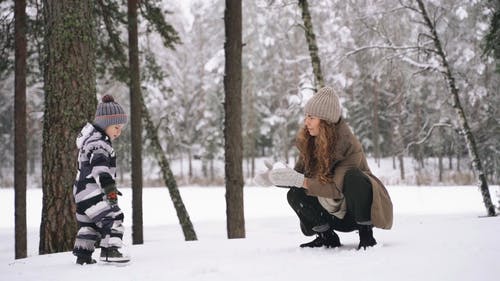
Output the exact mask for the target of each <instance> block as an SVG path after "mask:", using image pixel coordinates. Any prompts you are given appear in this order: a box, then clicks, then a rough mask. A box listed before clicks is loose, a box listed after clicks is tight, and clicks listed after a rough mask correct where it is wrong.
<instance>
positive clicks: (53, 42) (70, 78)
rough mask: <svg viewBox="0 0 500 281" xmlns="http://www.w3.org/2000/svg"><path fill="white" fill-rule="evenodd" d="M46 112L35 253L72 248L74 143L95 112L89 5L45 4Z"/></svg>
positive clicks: (80, 1)
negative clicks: (36, 249)
mask: <svg viewBox="0 0 500 281" xmlns="http://www.w3.org/2000/svg"><path fill="white" fill-rule="evenodd" d="M43 13H44V20H45V65H44V67H45V70H44V90H45V112H44V119H43V144H42V189H43V203H42V219H41V225H40V244H39V253H40V254H48V253H54V252H62V251H69V250H71V249H72V248H73V243H74V238H75V233H76V230H77V224H76V220H75V204H74V200H73V183H74V181H75V175H76V171H77V159H76V158H77V149H76V145H75V139H76V137H77V135H78V133H79V132H80V130H81V128H82V127H83V125H84V124H85V122H88V121H91V120H93V117H94V113H95V109H96V97H95V91H96V82H95V80H96V73H95V38H96V34H95V23H94V15H93V1H89V0H67V1H60V0H44V1H43Z"/></svg>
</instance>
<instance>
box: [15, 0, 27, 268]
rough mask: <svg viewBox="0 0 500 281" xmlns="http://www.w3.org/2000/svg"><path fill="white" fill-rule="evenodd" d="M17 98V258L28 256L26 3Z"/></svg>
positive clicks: (21, 14)
mask: <svg viewBox="0 0 500 281" xmlns="http://www.w3.org/2000/svg"><path fill="white" fill-rule="evenodd" d="M14 19H15V23H14V33H15V35H14V37H15V39H14V40H15V42H14V44H15V70H14V71H15V80H14V84H15V85H14V87H15V90H14V91H15V94H14V95H15V98H14V127H15V129H14V155H15V157H14V191H15V195H14V217H15V257H16V259H21V258H25V257H27V242H26V239H27V238H26V185H27V179H26V176H27V140H26V59H27V43H26V0H16V1H15V3H14Z"/></svg>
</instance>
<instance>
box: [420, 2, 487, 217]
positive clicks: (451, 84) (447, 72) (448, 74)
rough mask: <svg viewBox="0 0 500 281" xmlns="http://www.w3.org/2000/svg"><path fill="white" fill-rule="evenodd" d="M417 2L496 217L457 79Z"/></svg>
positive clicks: (473, 165) (422, 9) (482, 191)
mask: <svg viewBox="0 0 500 281" xmlns="http://www.w3.org/2000/svg"><path fill="white" fill-rule="evenodd" d="M417 2H418V7H419V9H420V13H421V15H422V17H423V18H424V22H425V25H426V26H427V28H428V29H429V31H430V33H431V36H432V39H433V41H434V46H435V48H436V52H437V55H438V56H439V58H440V59H441V63H442V66H443V67H444V71H443V75H444V77H445V79H446V81H447V82H448V88H449V93H450V98H451V100H452V107H453V108H454V109H455V112H456V113H457V116H458V119H459V123H460V127H461V129H462V133H463V134H464V136H465V143H466V145H467V150H468V151H469V156H470V158H471V160H472V167H473V169H474V171H475V174H476V175H477V176H478V179H479V189H480V190H481V194H482V196H483V202H484V206H485V207H486V211H487V214H488V216H494V215H495V206H494V205H493V203H492V201H491V196H490V191H489V188H488V182H487V180H486V175H485V174H484V170H483V166H482V164H481V159H480V158H479V153H478V151H477V145H476V140H475V137H474V135H473V134H472V131H471V129H470V127H469V123H468V122H467V118H466V116H465V111H464V109H463V107H462V104H461V102H460V97H459V95H458V88H457V86H456V83H455V77H454V76H453V73H452V71H451V67H450V64H449V63H448V59H447V57H446V54H445V52H444V50H443V47H442V44H441V40H440V39H439V36H438V34H437V31H436V27H435V26H434V24H433V22H432V21H431V19H430V18H429V15H428V13H427V10H426V8H425V5H424V3H423V2H422V0H417Z"/></svg>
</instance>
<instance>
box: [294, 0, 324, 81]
mask: <svg viewBox="0 0 500 281" xmlns="http://www.w3.org/2000/svg"><path fill="white" fill-rule="evenodd" d="M299 7H300V9H301V11H302V20H303V21H304V29H305V30H304V31H305V34H306V41H307V47H308V48H309V55H310V56H311V64H312V68H313V72H314V87H315V88H316V90H319V89H320V88H321V87H323V86H324V85H325V83H324V82H323V73H322V71H321V61H320V59H319V55H318V44H317V43H316V35H315V33H314V29H313V24H312V20H311V14H310V13H309V4H308V3H307V0H299Z"/></svg>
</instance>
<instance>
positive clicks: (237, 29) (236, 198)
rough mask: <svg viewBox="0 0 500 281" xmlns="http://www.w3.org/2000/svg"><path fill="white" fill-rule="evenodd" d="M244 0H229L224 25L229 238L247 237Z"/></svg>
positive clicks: (225, 137)
mask: <svg viewBox="0 0 500 281" xmlns="http://www.w3.org/2000/svg"><path fill="white" fill-rule="evenodd" d="M241 20H242V16H241V0H226V9H225V11H224V26H225V32H226V41H225V42H224V51H225V57H226V61H225V73H224V93H225V101H224V151H225V177H226V218H227V235H228V238H244V237H245V216H244V208H243V184H244V183H243V168H242V161H243V137H242V128H241V115H242V105H241V101H242V100H241V98H242V97H241V88H242V68H241V52H242V23H241Z"/></svg>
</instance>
